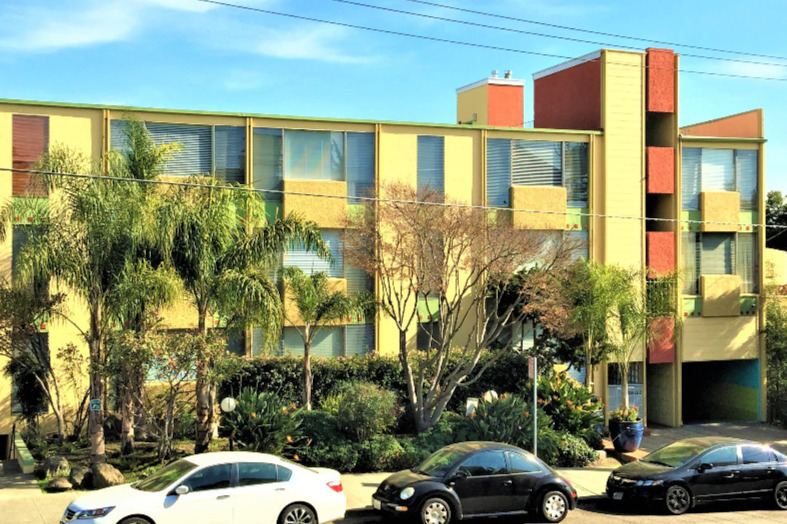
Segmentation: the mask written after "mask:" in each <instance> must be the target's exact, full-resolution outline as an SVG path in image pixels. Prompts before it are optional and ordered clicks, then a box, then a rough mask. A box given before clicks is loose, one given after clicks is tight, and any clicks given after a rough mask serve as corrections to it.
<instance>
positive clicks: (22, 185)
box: [11, 115, 49, 196]
mask: <svg viewBox="0 0 787 524" xmlns="http://www.w3.org/2000/svg"><path fill="white" fill-rule="evenodd" d="M11 126H12V131H11V133H12V138H11V167H12V168H13V169H25V170H30V169H33V167H34V165H35V162H36V160H38V158H39V157H40V156H41V155H42V154H43V153H44V152H46V151H47V150H48V149H49V117H46V116H30V115H14V116H13V118H12V124H11ZM11 194H12V195H13V196H46V195H47V191H46V188H45V187H44V183H43V180H42V179H41V175H34V174H31V173H22V172H18V171H14V172H13V176H12V177H11Z"/></svg>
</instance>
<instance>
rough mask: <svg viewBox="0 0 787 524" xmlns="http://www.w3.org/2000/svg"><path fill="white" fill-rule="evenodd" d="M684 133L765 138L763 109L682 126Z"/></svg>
mask: <svg viewBox="0 0 787 524" xmlns="http://www.w3.org/2000/svg"><path fill="white" fill-rule="evenodd" d="M680 132H681V133H682V134H684V135H694V136H724V137H730V138H763V133H762V109H755V110H754V111H747V112H746V113H739V114H737V115H732V116H726V117H724V118H719V119H717V120H711V121H710V122H704V123H702V124H695V125H693V126H687V127H684V128H681V130H680Z"/></svg>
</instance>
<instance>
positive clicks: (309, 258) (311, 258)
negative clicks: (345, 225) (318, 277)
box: [284, 230, 344, 278]
mask: <svg viewBox="0 0 787 524" xmlns="http://www.w3.org/2000/svg"><path fill="white" fill-rule="evenodd" d="M341 235H342V234H341V232H340V231H328V230H324V231H323V232H322V239H323V240H324V241H325V243H326V244H328V246H329V247H330V249H331V255H332V256H333V264H331V262H330V261H329V260H325V259H322V258H320V257H319V256H317V253H315V252H313V251H308V250H307V249H306V248H305V247H304V245H303V244H299V243H293V244H291V245H290V247H289V249H288V250H287V252H286V253H285V254H284V265H285V266H294V267H299V268H301V269H302V270H303V271H304V273H306V274H308V275H310V274H312V273H317V272H319V271H324V272H325V273H327V274H328V276H329V277H331V278H343V277H344V255H343V252H344V245H343V242H342V236H341Z"/></svg>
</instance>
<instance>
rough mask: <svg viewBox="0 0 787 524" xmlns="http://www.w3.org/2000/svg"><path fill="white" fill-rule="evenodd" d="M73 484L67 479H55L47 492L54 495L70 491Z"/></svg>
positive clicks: (50, 483)
mask: <svg viewBox="0 0 787 524" xmlns="http://www.w3.org/2000/svg"><path fill="white" fill-rule="evenodd" d="M71 487H72V486H71V483H70V482H69V481H68V479H67V478H65V477H55V478H53V479H52V480H50V481H49V484H47V487H46V490H47V491H49V492H52V493H59V492H61V491H68V490H70V489H71Z"/></svg>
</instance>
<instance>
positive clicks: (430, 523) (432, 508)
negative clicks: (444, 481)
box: [423, 502, 448, 524]
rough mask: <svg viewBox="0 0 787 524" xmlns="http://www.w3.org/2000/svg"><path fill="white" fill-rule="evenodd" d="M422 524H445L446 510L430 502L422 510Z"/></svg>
mask: <svg viewBox="0 0 787 524" xmlns="http://www.w3.org/2000/svg"><path fill="white" fill-rule="evenodd" d="M423 521H424V524H445V523H446V522H447V521H448V508H446V507H445V504H442V503H440V502H432V503H431V504H429V505H428V506H426V507H425V508H424V510H423Z"/></svg>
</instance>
